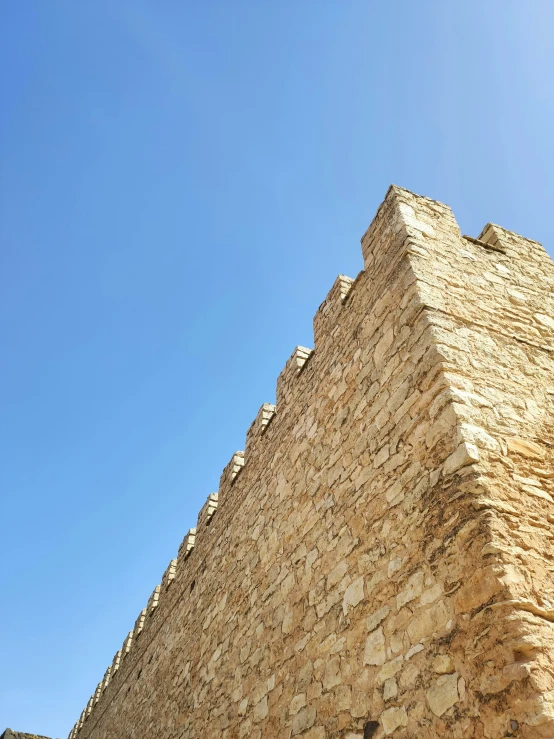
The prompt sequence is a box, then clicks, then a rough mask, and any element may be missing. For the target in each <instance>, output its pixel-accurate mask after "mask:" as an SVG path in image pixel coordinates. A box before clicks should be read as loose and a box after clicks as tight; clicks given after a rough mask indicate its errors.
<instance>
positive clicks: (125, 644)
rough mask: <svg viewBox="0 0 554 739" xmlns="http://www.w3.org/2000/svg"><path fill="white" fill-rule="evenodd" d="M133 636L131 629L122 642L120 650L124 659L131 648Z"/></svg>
mask: <svg viewBox="0 0 554 739" xmlns="http://www.w3.org/2000/svg"><path fill="white" fill-rule="evenodd" d="M133 635H134V630H133V629H131V631H130V632H129V633H128V634H127V636H126V637H125V641H124V642H123V648H122V652H123V656H124V657H126V656H127V655H128V654H129V652H130V651H131V647H132V646H133Z"/></svg>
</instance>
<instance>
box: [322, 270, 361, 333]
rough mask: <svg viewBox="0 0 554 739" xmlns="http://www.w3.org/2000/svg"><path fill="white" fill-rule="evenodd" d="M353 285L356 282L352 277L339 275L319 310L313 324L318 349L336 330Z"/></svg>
mask: <svg viewBox="0 0 554 739" xmlns="http://www.w3.org/2000/svg"><path fill="white" fill-rule="evenodd" d="M353 284H354V280H353V279H352V278H351V277H346V275H339V276H338V277H337V279H336V280H335V282H334V283H333V287H332V288H331V289H330V290H329V292H328V293H327V297H326V298H325V300H324V301H323V303H322V304H321V305H320V306H319V308H318V309H317V312H316V314H315V316H314V322H313V325H314V342H315V345H316V347H317V345H318V344H320V343H321V342H322V341H324V340H325V338H326V337H327V336H329V335H330V334H332V333H333V331H334V330H335V327H336V325H337V319H338V316H339V314H340V311H341V309H342V306H343V304H344V302H345V301H346V299H347V298H348V294H349V293H350V290H351V288H352V285H353Z"/></svg>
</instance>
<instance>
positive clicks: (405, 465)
mask: <svg viewBox="0 0 554 739" xmlns="http://www.w3.org/2000/svg"><path fill="white" fill-rule="evenodd" d="M362 251H363V254H364V265H365V268H364V271H363V272H361V273H360V275H358V277H357V278H356V280H355V281H352V280H350V279H349V278H345V277H339V278H337V281H336V282H335V284H334V286H333V288H332V289H331V291H330V293H329V295H328V296H327V298H326V300H325V301H324V303H323V304H322V306H321V307H320V309H319V310H318V312H317V314H316V316H315V318H314V341H315V349H314V350H313V351H310V350H309V349H304V348H298V349H297V350H295V352H294V353H293V355H292V356H291V358H290V359H289V361H288V362H287V363H286V365H285V368H284V370H283V372H282V373H281V375H280V377H279V379H278V382H277V403H276V407H274V406H271V405H267V404H266V405H264V406H263V407H262V408H261V409H260V413H259V414H258V416H257V418H256V419H255V421H254V423H253V424H252V426H251V428H250V429H249V431H248V433H247V438H246V447H245V450H244V454H243V453H237V454H236V455H234V456H233V458H232V459H231V461H230V463H229V465H228V466H227V468H226V469H225V470H224V472H223V474H222V477H221V482H220V487H219V491H218V494H217V495H212V496H210V497H209V499H208V501H207V503H206V505H205V506H204V508H203V509H202V511H201V512H200V515H199V520H198V524H197V526H196V530H195V531H194V530H193V531H191V532H189V534H187V536H186V537H185V540H184V541H183V544H182V545H181V547H180V549H179V554H178V557H177V559H176V561H174V562H172V563H171V564H170V566H169V567H168V570H167V571H166V573H165V574H164V577H163V579H162V582H161V585H160V586H159V588H158V589H157V590H156V591H155V592H154V593H153V594H152V596H151V598H150V600H149V602H148V605H147V608H146V609H145V611H144V612H143V613H142V614H141V615H140V616H139V618H138V619H137V623H136V624H135V628H134V630H133V632H132V633H131V634H130V635H129V637H128V638H127V639H126V640H125V642H124V644H123V647H122V650H121V651H120V652H118V654H117V655H116V657H115V658H114V662H113V664H112V665H111V667H110V668H109V670H108V672H107V673H106V676H105V677H104V680H103V681H101V683H100V684H99V686H98V688H97V690H96V691H95V693H94V694H93V696H92V698H91V701H89V704H88V706H87V707H86V708H85V711H84V712H83V714H82V716H81V718H80V720H79V721H78V723H77V725H76V728H75V729H74V730H73V731H72V734H71V736H72V738H73V737H75V736H78V737H79V738H80V739H85V738H86V739H89V738H90V739H112V738H113V739H121V737H126V738H127V737H129V738H131V737H136V738H137V739H138V738H139V737H140V738H141V739H143V738H144V737H149V738H150V737H152V739H170V738H171V739H176V738H177V737H178V738H179V739H197V738H198V737H200V736H201V737H227V738H228V739H243V738H244V737H253V738H254V739H261V738H262V737H263V739H266V738H269V737H287V738H288V737H294V736H302V737H303V738H304V739H331V738H334V737H348V739H357V738H359V739H361V738H362V737H364V739H365V738H367V737H372V736H374V737H382V736H394V737H396V736H398V737H400V736H406V737H412V736H413V737H415V736H417V737H429V738H431V737H438V736H449V737H464V738H465V737H504V736H509V735H514V736H521V737H543V738H544V739H548V737H550V738H551V737H552V736H553V735H554V708H553V706H554V694H553V693H552V691H553V689H554V671H553V668H552V664H553V658H554V639H553V628H554V627H553V622H554V612H553V609H554V585H553V569H552V568H553V566H554V542H553V539H554V537H553V534H552V528H553V527H552V524H553V523H554V518H553V516H554V504H553V501H554V498H553V497H552V496H553V495H554V453H553V442H554V439H553V410H552V409H553V406H554V403H553V399H554V340H553V339H554V319H553V316H554V297H553V296H554V289H553V288H554V265H553V264H552V262H551V261H550V260H549V258H548V257H547V256H546V254H545V252H544V251H542V249H541V247H540V246H539V245H538V244H535V243H534V242H530V241H528V240H526V239H523V238H521V237H518V236H516V235H514V234H511V233H509V232H506V231H504V230H503V229H500V228H499V227H496V226H489V227H487V229H485V232H484V233H483V234H482V236H481V237H480V240H475V239H467V238H463V237H462V236H461V234H460V232H459V229H458V226H457V224H456V221H455V219H454V217H453V216H452V213H451V211H450V210H449V209H448V208H447V207H446V206H444V205H442V204H440V203H436V202H434V201H430V200H428V199H426V198H419V197H417V196H415V195H412V194H411V193H408V192H407V191H405V190H401V189H400V188H391V189H390V190H389V193H388V194H387V198H386V199H385V202H384V203H383V205H382V206H381V207H380V209H379V211H378V213H377V215H376V217H375V219H374V221H373V223H372V224H371V226H370V228H369V229H368V232H367V233H366V234H365V235H364V237H363V239H362Z"/></svg>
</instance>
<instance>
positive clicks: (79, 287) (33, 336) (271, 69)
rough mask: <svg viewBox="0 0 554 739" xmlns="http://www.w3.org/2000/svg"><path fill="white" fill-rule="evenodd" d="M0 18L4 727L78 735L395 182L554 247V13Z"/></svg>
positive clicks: (189, 5)
mask: <svg viewBox="0 0 554 739" xmlns="http://www.w3.org/2000/svg"><path fill="white" fill-rule="evenodd" d="M0 22H1V27H2V29H3V33H2V45H1V46H0V85H1V96H2V108H3V113H2V116H1V117H0V156H1V162H0V164H1V171H0V245H1V248H0V280H1V289H0V342H1V346H2V354H1V359H0V405H1V407H2V417H1V424H0V522H1V529H2V535H1V552H2V556H1V558H0V584H1V588H2V603H3V605H2V608H1V609H0V634H1V645H0V664H1V665H2V667H3V669H2V670H0V732H1V731H2V730H3V729H4V728H5V727H6V726H10V727H11V728H14V729H18V730H22V731H29V732H39V733H43V734H46V735H48V736H52V737H65V736H66V735H67V733H68V731H69V729H70V728H71V726H72V725H73V723H74V722H75V720H76V719H77V718H78V716H79V714H80V712H81V710H82V708H83V707H84V705H85V703H86V701H87V700H88V698H89V696H90V694H91V693H92V691H93V690H94V688H95V686H96V684H97V682H98V681H99V680H100V679H101V677H102V675H103V674H104V671H105V669H106V667H107V665H108V664H109V662H110V661H111V659H112V657H113V654H114V653H115V652H116V651H117V649H118V648H119V647H120V645H121V642H122V640H123V638H124V636H125V635H126V633H127V631H128V630H129V629H130V628H131V627H132V625H133V623H134V620H135V618H136V616H137V615H138V612H139V611H140V609H141V608H143V607H144V605H145V603H146V600H147V598H148V596H149V594H150V592H151V591H152V589H153V587H154V586H155V585H156V584H157V583H158V581H159V579H160V577H161V575H162V572H163V570H164V569H165V567H166V565H167V563H168V562H169V560H170V559H171V558H172V557H173V556H175V553H176V551H177V547H178V545H179V543H180V541H181V539H182V537H183V535H184V534H185V532H186V530H187V529H188V528H189V527H190V526H193V525H194V524H195V521H196V515H197V512H198V510H199V508H200V507H201V505H202V504H203V502H204V500H205V498H206V497H207V495H208V494H209V493H210V492H211V491H213V490H216V489H217V484H218V480H219V475H220V473H221V470H222V468H223V467H224V465H225V464H226V463H227V461H228V460H229V458H230V457H231V455H232V453H233V452H234V451H235V450H236V449H242V448H243V442H244V435H245V432H246V429H247V428H248V426H249V424H250V422H251V421H252V419H253V418H254V416H255V414H256V412H257V410H258V408H259V406H260V405H261V403H262V402H264V401H269V402H271V401H272V400H273V399H274V393H275V381H276V378H277V375H278V374H279V371H280V370H281V368H282V366H283V365H284V363H285V361H286V359H287V357H288V356H289V354H290V353H291V351H292V349H293V348H294V346H295V345H296V344H304V345H308V346H310V345H311V343H312V328H311V322H312V317H313V314H314V313H315V311H316V309H317V307H318V305H319V303H320V302H321V301H322V300H323V298H324V297H325V294H326V293H327V291H328V289H329V288H330V287H331V285H332V283H333V280H334V278H335V276H336V275H337V274H338V273H341V272H342V273H345V274H348V275H350V276H355V275H356V274H357V272H358V271H359V270H360V268H361V266H362V261H361V253H360V247H359V239H360V236H361V235H362V233H363V232H364V231H365V229H366V227H367V226H368V224H369V223H370V221H371V219H372V217H373V215H374V212H375V210H376V208H377V206H378V205H379V203H380V202H381V200H382V198H383V196H384V194H385V192H386V189H387V187H388V185H389V184H390V183H391V182H394V183H396V184H399V185H402V186H404V187H407V188H409V189H412V190H414V191H416V192H418V193H421V194H424V195H428V196H430V197H433V198H436V199H439V200H442V201H444V202H447V203H449V204H450V205H451V206H452V207H453V209H454V212H455V214H456V216H457V218H458V221H459V223H460V225H461V228H462V231H463V232H464V233H467V234H470V235H474V236H477V235H478V234H479V232H480V231H481V229H482V227H483V226H484V224H485V223H486V222H487V221H494V222H496V223H500V224H501V225H503V226H505V227H506V228H509V229H512V230H514V231H518V232H520V233H522V234H524V235H526V236H529V237H531V238H534V239H537V240H539V241H541V242H542V243H543V244H545V245H546V247H547V249H549V250H550V253H551V254H552V248H553V247H554V225H553V220H552V203H553V200H554V197H553V196H554V178H553V176H552V172H553V165H554V144H553V137H552V131H553V130H554V116H553V113H554V89H553V75H552V70H553V69H554V46H553V36H552V27H553V22H554V4H553V3H552V2H551V1H550V0H544V1H543V2H540V1H539V0H527V2H525V3H521V2H519V1H516V0H487V1H486V2H483V0H465V2H464V3H454V2H451V3H447V2H444V0H436V2H434V1H432V0H422V2H418V3H413V2H409V1H408V0H404V1H401V0H395V1H393V2H368V1H367V0H366V1H365V2H363V1H361V0H340V1H339V0H335V2H324V0H320V1H319V2H316V0H305V1H304V2H298V1H297V0H295V1H294V2H293V1H292V0H281V2H278V3H268V2H265V3H264V2H259V1H258V0H256V1H254V0H252V1H247V0H237V1H236V2H215V1H213V0H205V1H203V2H190V1H189V2H182V0H161V1H159V0H157V1H156V2H155V1H154V0H109V2H108V0H95V1H94V2H86V1H84V2H75V0H26V1H25V2H12V3H3V4H2V7H1V9H0Z"/></svg>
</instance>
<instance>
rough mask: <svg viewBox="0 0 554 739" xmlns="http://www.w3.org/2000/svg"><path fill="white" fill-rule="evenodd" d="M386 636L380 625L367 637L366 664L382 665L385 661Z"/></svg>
mask: <svg viewBox="0 0 554 739" xmlns="http://www.w3.org/2000/svg"><path fill="white" fill-rule="evenodd" d="M386 658H387V653H386V650H385V636H384V634H383V629H382V628H381V627H379V628H378V629H375V631H372V632H371V634H370V635H369V636H368V637H367V639H366V643H365V650H364V665H382V664H384V663H385V660H386Z"/></svg>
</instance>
